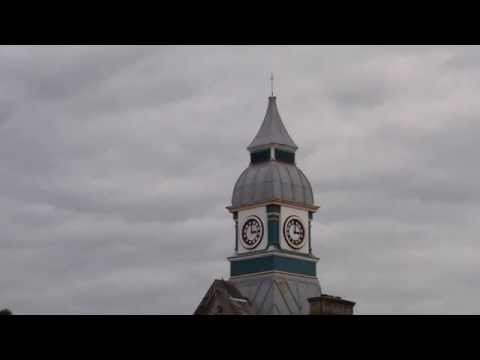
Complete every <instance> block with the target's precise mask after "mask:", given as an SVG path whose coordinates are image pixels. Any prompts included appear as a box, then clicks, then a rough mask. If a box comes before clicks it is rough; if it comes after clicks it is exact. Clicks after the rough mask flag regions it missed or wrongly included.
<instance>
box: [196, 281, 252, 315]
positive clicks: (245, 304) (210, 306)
mask: <svg viewBox="0 0 480 360" xmlns="http://www.w3.org/2000/svg"><path fill="white" fill-rule="evenodd" d="M255 313H256V311H255V308H254V306H253V305H252V304H251V303H250V300H249V299H248V298H246V297H244V296H243V295H242V294H241V293H240V291H239V290H238V289H237V288H236V286H235V285H233V284H232V283H231V282H229V281H226V280H218V279H217V280H214V281H213V283H212V285H211V286H210V288H209V289H208V291H207V293H206V294H205V296H204V297H203V299H202V301H201V302H200V304H199V305H198V307H197V309H196V310H195V312H194V313H193V315H255Z"/></svg>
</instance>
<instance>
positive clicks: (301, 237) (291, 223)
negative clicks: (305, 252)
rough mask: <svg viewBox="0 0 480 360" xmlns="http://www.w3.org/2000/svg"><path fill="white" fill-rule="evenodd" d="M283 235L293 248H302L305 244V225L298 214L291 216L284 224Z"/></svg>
mask: <svg viewBox="0 0 480 360" xmlns="http://www.w3.org/2000/svg"><path fill="white" fill-rule="evenodd" d="M283 236H284V237H285V240H286V242H287V244H288V246H290V247H291V248H293V249H296V250H298V249H301V248H302V247H303V246H304V245H305V227H304V226H303V224H302V221H301V220H300V218H299V217H298V216H289V217H288V218H287V219H286V220H285V222H284V224H283Z"/></svg>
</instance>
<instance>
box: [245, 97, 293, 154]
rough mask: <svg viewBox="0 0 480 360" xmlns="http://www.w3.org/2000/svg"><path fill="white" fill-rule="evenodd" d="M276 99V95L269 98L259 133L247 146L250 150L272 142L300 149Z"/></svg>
mask: <svg viewBox="0 0 480 360" xmlns="http://www.w3.org/2000/svg"><path fill="white" fill-rule="evenodd" d="M276 99H277V98H276V97H275V96H270V97H269V98H268V107H267V113H266V114H265V118H264V119H263V123H262V125H261V126H260V129H259V130H258V133H257V135H256V136H255V138H254V139H253V141H252V142H251V143H250V145H249V146H248V148H247V149H248V150H249V151H252V150H255V149H256V148H259V147H262V146H266V145H271V144H277V145H284V146H286V147H288V148H290V149H291V150H293V151H295V150H297V149H298V147H297V145H296V144H295V142H294V141H293V140H292V138H291V137H290V135H289V134H288V132H287V129H286V128H285V125H283V122H282V119H281V117H280V113H279V112H278V108H277V101H276Z"/></svg>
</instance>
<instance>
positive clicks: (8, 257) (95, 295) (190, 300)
mask: <svg viewBox="0 0 480 360" xmlns="http://www.w3.org/2000/svg"><path fill="white" fill-rule="evenodd" d="M478 54H479V50H478V47H458V46H457V47H446V46H425V47H423V46H398V47H396V46H146V47H142V46H135V47H131V46H96V47H90V46H72V47H70V46H68V47H57V46H35V47H23V46H15V47H11V46H4V47H0V77H1V78H2V82H0V228H1V229H2V232H1V234H0V288H1V289H2V291H1V293H0V307H8V308H10V309H11V310H12V311H13V312H15V313H81V314H85V313H160V314H190V313H191V312H192V311H193V310H194V308H195V306H196V305H197V304H198V302H199V301H200V300H201V298H202V296H203V295H204V292H205V291H206V290H207V288H208V286H209V285H210V282H211V281H212V279H213V278H216V277H222V276H223V277H228V262H227V261H226V257H228V256H230V255H231V254H232V252H233V246H234V244H233V243H234V233H233V229H234V228H233V221H232V219H231V215H230V214H229V213H228V212H227V211H226V209H225V206H227V205H229V202H230V197H231V191H232V189H233V185H234V182H235V181H236V179H237V177H238V176H239V175H240V173H241V171H242V170H243V169H244V168H245V167H246V166H247V165H248V153H247V151H246V149H245V148H246V146H247V145H248V143H249V142H250V141H251V139H252V138H253V136H254V135H255V133H256V131H257V129H258V127H259V126H260V122H261V120H262V119H263V116H264V113H265V110H266V104H267V96H268V94H269V84H268V76H269V73H270V71H273V72H274V73H275V78H276V80H275V89H276V90H275V91H276V95H277V97H278V104H279V110H280V112H281V114H282V118H283V120H284V122H285V124H286V127H287V129H288V130H289V132H290V134H291V135H292V137H293V139H294V140H295V142H296V143H297V144H298V145H299V151H298V152H297V161H298V165H299V167H300V168H301V169H302V170H303V171H304V172H305V174H306V175H307V177H308V178H309V179H310V181H311V182H312V185H313V188H314V192H315V199H316V200H317V202H318V203H319V204H320V205H321V209H320V210H319V212H318V214H317V215H316V217H315V220H314V227H313V231H314V233H313V238H314V244H313V246H314V251H315V253H316V255H318V256H319V257H320V259H321V260H320V263H319V277H320V280H321V283H322V286H323V288H324V290H325V291H326V292H327V293H333V294H335V295H340V296H344V297H347V298H351V299H353V300H355V301H356V302H357V304H358V305H357V310H358V313H363V314H368V313H400V314H402V313H442V314H450V313H459V312H460V313H478V306H477V303H478V299H479V297H480V291H478V290H477V289H478V286H475V285H476V284H478V281H479V278H478V274H479V273H480V268H479V266H478V261H477V256H476V254H477V253H478V251H480V245H479V244H478V241H477V234H478V231H479V226H478V219H479V211H478V208H479V202H480V186H479V181H478V178H479V175H480V174H479V170H478V166H477V163H478V160H477V158H478V145H477V143H478V141H477V139H478V135H480V126H479V125H478V119H477V118H478V117H479V116H480V107H479V106H478V105H477V103H478V101H477V93H478V92H479V91H480V88H479V85H478V84H480V81H478V80H480V73H479V72H477V71H476V66H475V64H476V62H477V58H478ZM459 293H461V294H462V296H456V295H455V296H453V295H452V294H459Z"/></svg>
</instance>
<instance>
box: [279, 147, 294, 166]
mask: <svg viewBox="0 0 480 360" xmlns="http://www.w3.org/2000/svg"><path fill="white" fill-rule="evenodd" d="M275 159H276V160H277V161H281V162H284V163H287V164H295V154H294V153H292V152H290V151H284V150H280V149H275Z"/></svg>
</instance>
